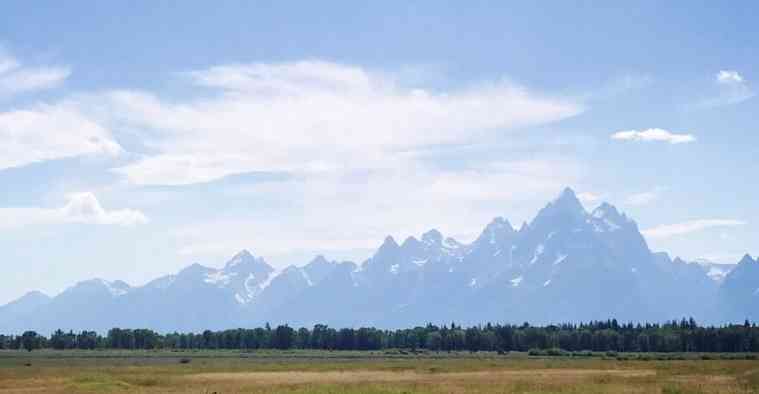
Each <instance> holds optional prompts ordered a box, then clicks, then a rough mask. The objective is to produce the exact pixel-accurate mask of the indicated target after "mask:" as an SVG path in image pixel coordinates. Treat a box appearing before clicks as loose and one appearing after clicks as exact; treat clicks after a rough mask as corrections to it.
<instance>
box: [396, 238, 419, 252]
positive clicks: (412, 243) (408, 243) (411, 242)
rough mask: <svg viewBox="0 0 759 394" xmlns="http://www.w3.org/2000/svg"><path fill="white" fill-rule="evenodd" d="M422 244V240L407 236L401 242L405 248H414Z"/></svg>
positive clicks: (402, 247)
mask: <svg viewBox="0 0 759 394" xmlns="http://www.w3.org/2000/svg"><path fill="white" fill-rule="evenodd" d="M420 245H421V242H419V240H418V239H416V237H407V238H406V239H405V240H404V241H403V243H402V244H401V249H404V250H408V249H413V248H417V247H419V246H420Z"/></svg>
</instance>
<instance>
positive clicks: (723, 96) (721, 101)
mask: <svg viewBox="0 0 759 394" xmlns="http://www.w3.org/2000/svg"><path fill="white" fill-rule="evenodd" d="M714 82H715V84H716V85H717V92H716V94H715V95H714V96H713V97H711V98H708V99H704V100H702V101H701V102H700V103H699V104H700V106H701V107H720V106H724V105H731V104H738V103H741V102H743V101H746V100H748V99H750V98H752V97H754V96H755V95H756V93H755V92H754V91H753V89H752V88H751V86H749V84H748V81H747V80H746V79H745V78H744V77H743V75H741V74H740V73H739V72H738V71H735V70H720V71H719V72H718V73H717V75H716V76H715V77H714Z"/></svg>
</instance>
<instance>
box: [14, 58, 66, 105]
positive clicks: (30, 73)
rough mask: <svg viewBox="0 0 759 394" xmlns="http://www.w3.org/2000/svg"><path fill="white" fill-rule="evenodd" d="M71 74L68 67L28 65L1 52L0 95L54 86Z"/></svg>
mask: <svg viewBox="0 0 759 394" xmlns="http://www.w3.org/2000/svg"><path fill="white" fill-rule="evenodd" d="M69 75H71V70H70V69H69V68H68V67H56V66H53V67H51V66H41V67H27V66H24V65H22V64H21V63H20V62H19V61H18V60H17V59H16V58H14V57H13V56H10V55H8V54H4V53H2V52H0V97H2V96H12V95H15V94H18V93H24V92H32V91H36V90H44V89H50V88H54V87H56V86H59V85H60V84H61V83H63V82H64V81H65V80H66V79H67V78H68V77H69Z"/></svg>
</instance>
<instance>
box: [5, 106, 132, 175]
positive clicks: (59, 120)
mask: <svg viewBox="0 0 759 394" xmlns="http://www.w3.org/2000/svg"><path fill="white" fill-rule="evenodd" d="M0 141H2V143H1V144H0V169H4V168H11V167H19V166H24V165H27V164H31V163H35V162H40V161H45V160H53V159H60V158H66V157H74V156H80V155H87V154H107V155H117V154H119V153H121V152H122V148H121V146H120V145H119V144H118V143H117V142H116V141H115V140H114V139H113V137H112V135H111V133H110V131H108V130H107V129H105V128H103V127H102V126H101V125H100V124H98V123H96V122H95V121H94V120H92V119H91V118H89V117H88V116H86V115H84V114H83V113H82V112H81V111H80V109H79V108H78V107H77V105H76V104H73V103H72V104H68V103H60V104H56V105H45V104H42V105H37V106H34V107H31V108H28V109H24V110H13V111H9V112H0Z"/></svg>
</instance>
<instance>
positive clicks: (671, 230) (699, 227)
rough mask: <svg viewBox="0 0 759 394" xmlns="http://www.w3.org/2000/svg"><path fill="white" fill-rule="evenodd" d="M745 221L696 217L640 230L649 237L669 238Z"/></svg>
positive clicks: (731, 225)
mask: <svg viewBox="0 0 759 394" xmlns="http://www.w3.org/2000/svg"><path fill="white" fill-rule="evenodd" d="M745 224H746V222H744V221H740V220H732V219H698V220H690V221H687V222H682V223H675V224H665V225H661V226H657V227H653V228H650V229H646V230H643V231H641V232H642V233H643V235H645V236H646V237H647V238H651V239H660V238H671V237H674V236H678V235H685V234H690V233H695V232H699V231H703V230H706V229H710V228H717V227H736V226H743V225H745Z"/></svg>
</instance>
